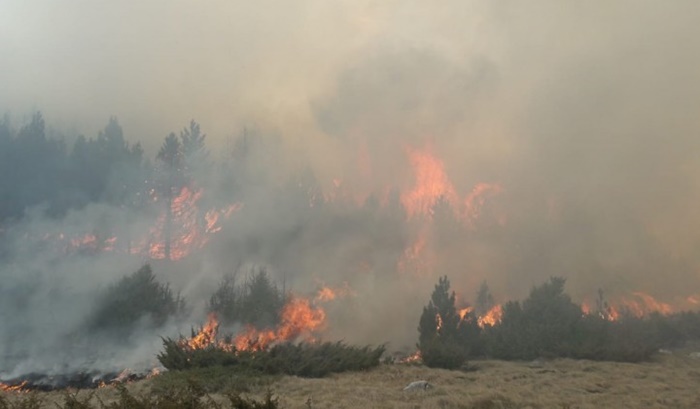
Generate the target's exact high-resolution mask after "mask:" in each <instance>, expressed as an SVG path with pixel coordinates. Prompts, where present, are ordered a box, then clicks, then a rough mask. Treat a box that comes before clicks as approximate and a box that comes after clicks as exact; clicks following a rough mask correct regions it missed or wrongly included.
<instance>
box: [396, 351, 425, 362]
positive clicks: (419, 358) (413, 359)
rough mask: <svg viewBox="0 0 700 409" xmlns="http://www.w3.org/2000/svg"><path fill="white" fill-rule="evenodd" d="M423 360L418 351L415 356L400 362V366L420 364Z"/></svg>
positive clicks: (412, 355)
mask: <svg viewBox="0 0 700 409" xmlns="http://www.w3.org/2000/svg"><path fill="white" fill-rule="evenodd" d="M422 359H423V356H422V355H421V353H420V351H416V352H414V353H413V354H411V355H409V356H407V357H405V358H403V359H401V360H399V363H400V364H412V363H416V362H420V361H421V360H422Z"/></svg>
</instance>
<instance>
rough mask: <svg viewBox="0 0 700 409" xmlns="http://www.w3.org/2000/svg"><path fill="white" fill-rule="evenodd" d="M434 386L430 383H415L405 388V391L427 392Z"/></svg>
mask: <svg viewBox="0 0 700 409" xmlns="http://www.w3.org/2000/svg"><path fill="white" fill-rule="evenodd" d="M432 387H433V385H431V384H430V383H428V381H414V382H411V383H409V384H408V385H406V387H405V388H403V390H404V391H415V390H426V389H430V388H432Z"/></svg>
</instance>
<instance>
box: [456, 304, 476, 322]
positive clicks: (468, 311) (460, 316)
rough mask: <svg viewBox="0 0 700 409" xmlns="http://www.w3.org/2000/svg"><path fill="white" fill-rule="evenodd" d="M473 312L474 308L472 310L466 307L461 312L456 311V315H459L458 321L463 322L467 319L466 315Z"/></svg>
mask: <svg viewBox="0 0 700 409" xmlns="http://www.w3.org/2000/svg"><path fill="white" fill-rule="evenodd" d="M473 310H474V308H472V307H466V308H462V309H461V310H459V311H457V314H459V319H460V321H464V319H465V318H466V317H467V314H469V313H470V312H472V311H473Z"/></svg>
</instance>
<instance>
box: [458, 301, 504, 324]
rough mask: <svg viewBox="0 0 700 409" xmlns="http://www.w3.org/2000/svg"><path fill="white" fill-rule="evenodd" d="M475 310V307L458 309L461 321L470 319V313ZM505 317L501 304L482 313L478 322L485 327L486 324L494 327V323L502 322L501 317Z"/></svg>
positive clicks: (477, 319)
mask: <svg viewBox="0 0 700 409" xmlns="http://www.w3.org/2000/svg"><path fill="white" fill-rule="evenodd" d="M473 311H474V307H464V308H461V309H459V310H457V314H458V315H459V319H460V321H464V320H466V319H469V317H468V315H469V314H470V313H471V312H473ZM502 317H503V309H502V308H501V306H500V305H496V306H494V307H492V308H491V309H490V310H488V311H487V312H486V313H485V314H484V315H481V316H479V317H477V318H476V322H477V324H479V327H481V328H485V327H486V326H489V327H493V326H494V325H496V324H498V323H499V322H501V318H502Z"/></svg>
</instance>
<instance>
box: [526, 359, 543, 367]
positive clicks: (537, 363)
mask: <svg viewBox="0 0 700 409" xmlns="http://www.w3.org/2000/svg"><path fill="white" fill-rule="evenodd" d="M527 366H528V368H542V367H544V362H542V361H541V360H540V359H535V360H534V361H532V362H530V363H529V364H527Z"/></svg>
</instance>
